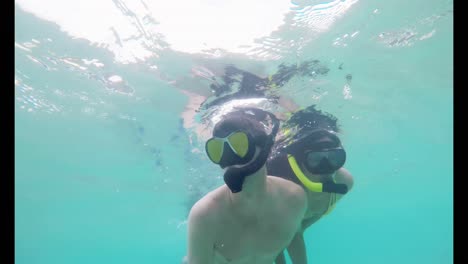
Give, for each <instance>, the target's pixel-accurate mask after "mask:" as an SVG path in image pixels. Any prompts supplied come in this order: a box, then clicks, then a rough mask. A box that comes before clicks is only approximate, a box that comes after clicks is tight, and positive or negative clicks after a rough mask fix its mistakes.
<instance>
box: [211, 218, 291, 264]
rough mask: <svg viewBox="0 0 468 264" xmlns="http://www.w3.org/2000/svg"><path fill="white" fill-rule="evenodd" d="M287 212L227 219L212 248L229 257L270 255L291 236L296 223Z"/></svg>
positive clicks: (261, 256)
mask: <svg viewBox="0 0 468 264" xmlns="http://www.w3.org/2000/svg"><path fill="white" fill-rule="evenodd" d="M288 218H290V217H289V216H284V215H283V216H281V215H276V216H272V215H269V216H265V217H263V218H259V219H254V218H252V219H244V221H242V222H241V221H234V220H231V221H226V222H225V224H224V226H223V227H222V229H221V231H220V232H218V234H217V238H216V242H215V245H214V247H215V250H216V251H218V252H219V253H220V254H221V255H223V256H224V257H225V258H226V260H228V261H236V260H240V259H246V258H247V259H250V260H251V261H253V260H257V262H255V261H254V262H251V263H259V262H258V261H259V260H262V259H268V258H272V259H274V258H275V257H276V255H277V254H278V253H279V252H280V251H281V250H282V249H284V248H285V247H286V246H287V245H288V244H289V242H290V241H291V239H292V238H293V236H294V234H295V232H296V230H297V223H294V222H293V221H290V220H289V219H288Z"/></svg>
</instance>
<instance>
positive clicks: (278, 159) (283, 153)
mask: <svg viewBox="0 0 468 264" xmlns="http://www.w3.org/2000/svg"><path fill="white" fill-rule="evenodd" d="M282 131H284V133H283V136H282V138H281V139H279V140H277V142H276V143H275V146H274V147H273V150H272V154H271V156H270V157H269V159H268V162H267V171H268V174H269V175H272V176H278V177H282V178H284V179H288V180H290V181H293V182H295V183H297V184H299V185H300V186H302V187H303V188H304V190H305V191H306V193H307V197H308V209H307V212H306V215H305V218H304V219H303V221H302V224H301V228H300V230H299V232H298V233H297V234H296V236H295V237H294V239H293V240H292V242H291V244H290V245H289V246H288V247H287V250H288V253H289V256H290V257H291V259H292V263H294V264H295V263H307V254H306V248H305V242H304V237H303V233H304V231H305V230H306V229H307V228H308V227H309V226H311V225H312V224H313V223H315V222H316V221H318V220H319V219H320V218H322V217H323V216H324V215H327V214H329V213H330V212H331V211H332V210H333V209H334V207H335V205H336V203H337V202H338V201H339V200H340V199H341V198H342V197H343V196H344V195H345V194H346V193H348V192H349V191H350V190H351V188H352V187H353V177H352V175H351V174H350V173H349V172H348V171H347V170H346V169H344V168H343V165H344V164H345V161H346V151H345V149H344V148H343V146H342V144H341V141H340V139H339V138H338V135H337V133H338V132H339V131H338V126H337V119H336V118H335V117H334V116H332V115H330V114H323V113H322V112H321V111H318V110H316V109H315V106H310V107H308V108H306V109H303V110H300V111H298V112H296V113H295V114H294V115H293V116H291V118H290V119H289V120H288V121H287V122H286V123H285V125H284V126H283V130H282ZM275 263H276V264H283V263H286V261H285V257H284V253H281V254H280V255H278V258H277V259H276V262H275Z"/></svg>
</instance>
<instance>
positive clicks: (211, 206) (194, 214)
mask: <svg viewBox="0 0 468 264" xmlns="http://www.w3.org/2000/svg"><path fill="white" fill-rule="evenodd" d="M225 200H226V186H224V185H223V186H221V187H218V188H216V189H215V190H213V191H211V192H209V193H207V194H206V195H205V196H203V197H202V198H201V199H200V200H198V201H197V202H196V203H195V204H194V205H193V206H192V209H190V213H189V218H188V220H189V222H199V221H203V222H206V223H210V222H211V223H212V221H215V219H217V215H218V214H219V213H220V211H221V210H222V209H223V206H222V205H223V204H224V203H225Z"/></svg>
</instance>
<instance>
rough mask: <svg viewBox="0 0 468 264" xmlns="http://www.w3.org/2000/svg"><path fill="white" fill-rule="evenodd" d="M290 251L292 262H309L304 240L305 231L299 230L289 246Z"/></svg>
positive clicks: (296, 263) (297, 263)
mask: <svg viewBox="0 0 468 264" xmlns="http://www.w3.org/2000/svg"><path fill="white" fill-rule="evenodd" d="M288 253H289V256H290V257H291V261H292V264H307V253H306V248H305V242H304V233H303V232H298V233H296V235H295V236H294V238H293V240H292V241H291V243H290V244H289V246H288Z"/></svg>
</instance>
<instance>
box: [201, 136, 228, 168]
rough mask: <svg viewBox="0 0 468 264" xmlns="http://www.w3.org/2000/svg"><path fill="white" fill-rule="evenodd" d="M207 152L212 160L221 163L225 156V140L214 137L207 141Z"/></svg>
mask: <svg viewBox="0 0 468 264" xmlns="http://www.w3.org/2000/svg"><path fill="white" fill-rule="evenodd" d="M205 148H206V153H207V154H208V157H209V158H210V160H211V161H212V162H214V163H219V162H220V161H221V157H222V156H223V149H224V141H223V140H221V139H218V138H212V139H210V140H208V141H207V142H206V145H205Z"/></svg>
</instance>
